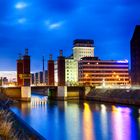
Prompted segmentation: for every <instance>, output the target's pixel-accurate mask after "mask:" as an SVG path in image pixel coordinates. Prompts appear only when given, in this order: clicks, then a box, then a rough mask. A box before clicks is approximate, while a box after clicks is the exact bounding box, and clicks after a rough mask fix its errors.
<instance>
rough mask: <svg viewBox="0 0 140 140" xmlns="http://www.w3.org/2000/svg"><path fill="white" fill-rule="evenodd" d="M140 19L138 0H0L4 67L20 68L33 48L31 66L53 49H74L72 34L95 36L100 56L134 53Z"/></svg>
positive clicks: (123, 56)
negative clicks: (20, 57)
mask: <svg viewBox="0 0 140 140" xmlns="http://www.w3.org/2000/svg"><path fill="white" fill-rule="evenodd" d="M136 24H140V0H0V70H16V59H17V57H18V53H20V52H21V53H23V52H24V49H25V48H29V53H30V55H31V66H32V71H40V70H42V62H41V61H42V56H43V55H44V56H45V60H46V61H45V65H46V67H47V60H48V56H49V54H50V53H52V54H53V57H54V59H56V57H57V56H58V54H59V52H58V51H59V50H60V49H63V50H64V55H65V56H68V55H70V54H71V53H72V47H73V40H74V39H79V38H81V39H93V40H94V41H95V46H96V47H95V55H96V56H99V57H100V58H101V59H111V60H121V59H128V60H129V59H130V52H129V51H130V45H129V44H130V39H131V37H132V34H133V31H134V27H135V25H136Z"/></svg>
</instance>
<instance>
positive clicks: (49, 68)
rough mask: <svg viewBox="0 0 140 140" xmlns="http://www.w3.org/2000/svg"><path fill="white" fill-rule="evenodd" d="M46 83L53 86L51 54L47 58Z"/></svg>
mask: <svg viewBox="0 0 140 140" xmlns="http://www.w3.org/2000/svg"><path fill="white" fill-rule="evenodd" d="M48 85H51V86H54V60H52V55H50V60H48Z"/></svg>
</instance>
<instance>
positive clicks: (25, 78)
mask: <svg viewBox="0 0 140 140" xmlns="http://www.w3.org/2000/svg"><path fill="white" fill-rule="evenodd" d="M30 78H31V76H30V56H29V55H28V49H25V55H24V56H23V57H21V55H20V57H19V59H18V60H17V83H18V86H30Z"/></svg>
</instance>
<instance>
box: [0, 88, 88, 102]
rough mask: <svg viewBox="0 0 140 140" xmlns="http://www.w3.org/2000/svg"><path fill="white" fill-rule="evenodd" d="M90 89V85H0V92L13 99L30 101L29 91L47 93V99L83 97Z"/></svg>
mask: <svg viewBox="0 0 140 140" xmlns="http://www.w3.org/2000/svg"><path fill="white" fill-rule="evenodd" d="M89 91H90V87H83V86H30V87H20V86H15V87H10V86H5V87H0V93H4V94H5V95H7V96H8V97H10V98H13V99H15V100H22V101H30V99H31V93H34V94H41V95H47V96H48V98H49V99H56V100H68V99H69V100H70V99H79V98H81V99H82V98H84V96H85V94H87V93H88V92H89Z"/></svg>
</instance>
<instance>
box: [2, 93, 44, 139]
mask: <svg viewBox="0 0 140 140" xmlns="http://www.w3.org/2000/svg"><path fill="white" fill-rule="evenodd" d="M13 102H14V101H13V100H11V99H10V98H8V97H7V96H5V95H4V94H1V96H0V123H1V126H0V138H2V139H7V140H16V139H17V140H19V139H25V140H45V138H43V137H42V136H41V135H40V134H39V133H38V132H36V131H35V130H34V129H33V128H31V127H30V126H29V125H27V124H26V123H25V122H24V121H23V120H21V119H20V118H19V117H18V116H17V115H16V114H15V113H14V112H12V111H11V110H10V109H9V106H10V104H12V103H13Z"/></svg>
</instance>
